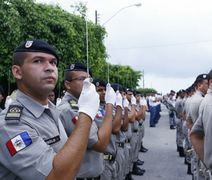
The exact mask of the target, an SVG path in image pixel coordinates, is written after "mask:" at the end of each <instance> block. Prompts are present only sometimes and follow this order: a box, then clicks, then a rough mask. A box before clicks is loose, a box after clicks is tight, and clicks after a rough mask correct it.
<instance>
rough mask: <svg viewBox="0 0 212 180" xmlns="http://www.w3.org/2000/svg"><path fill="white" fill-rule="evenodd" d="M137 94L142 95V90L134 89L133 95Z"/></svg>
mask: <svg viewBox="0 0 212 180" xmlns="http://www.w3.org/2000/svg"><path fill="white" fill-rule="evenodd" d="M137 94H140V95H141V92H140V91H137V90H134V91H133V95H134V96H135V95H137Z"/></svg>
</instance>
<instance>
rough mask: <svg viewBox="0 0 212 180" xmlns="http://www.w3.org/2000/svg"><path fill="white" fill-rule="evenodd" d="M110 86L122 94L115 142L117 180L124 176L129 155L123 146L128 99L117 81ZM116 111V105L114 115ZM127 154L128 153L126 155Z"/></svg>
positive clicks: (127, 120) (126, 123) (126, 125)
mask: <svg viewBox="0 0 212 180" xmlns="http://www.w3.org/2000/svg"><path fill="white" fill-rule="evenodd" d="M111 87H112V88H113V89H114V91H115V92H116V91H119V92H120V93H121V96H122V118H121V129H120V133H119V134H116V135H115V136H116V143H117V156H116V161H117V180H123V179H124V177H125V174H124V170H125V161H127V160H128V158H129V157H126V156H125V155H124V148H125V140H126V139H127V137H126V135H125V132H126V131H127V130H128V123H129V117H128V104H129V102H128V100H127V99H126V96H125V90H124V87H123V86H120V85H119V84H117V83H112V84H111ZM115 113H116V106H115V107H114V115H115ZM128 156H129V155H128Z"/></svg>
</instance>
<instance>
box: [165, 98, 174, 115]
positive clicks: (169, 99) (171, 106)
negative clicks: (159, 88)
mask: <svg viewBox="0 0 212 180" xmlns="http://www.w3.org/2000/svg"><path fill="white" fill-rule="evenodd" d="M167 103H168V108H169V113H172V111H174V110H175V100H174V99H173V98H168V100H167Z"/></svg>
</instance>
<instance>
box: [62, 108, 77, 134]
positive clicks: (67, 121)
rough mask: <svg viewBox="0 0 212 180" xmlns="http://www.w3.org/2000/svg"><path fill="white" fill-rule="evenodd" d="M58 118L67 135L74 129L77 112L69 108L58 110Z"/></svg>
mask: <svg viewBox="0 0 212 180" xmlns="http://www.w3.org/2000/svg"><path fill="white" fill-rule="evenodd" d="M59 117H60V120H61V122H62V124H63V126H64V129H65V131H66V134H67V136H68V137H69V136H70V135H71V133H72V132H73V130H74V127H75V124H76V122H77V118H78V113H77V112H74V111H72V110H70V108H69V109H67V110H66V109H64V110H62V111H60V116H59Z"/></svg>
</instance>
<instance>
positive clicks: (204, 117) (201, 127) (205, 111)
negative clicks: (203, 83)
mask: <svg viewBox="0 0 212 180" xmlns="http://www.w3.org/2000/svg"><path fill="white" fill-rule="evenodd" d="M201 109H202V110H201V114H200V115H199V117H198V119H197V121H196V122H195V124H194V126H193V127H192V131H193V132H194V133H196V134H199V135H201V136H205V142H204V163H205V165H206V166H207V168H209V169H210V170H211V171H212V156H211V154H212V146H211V137H212V123H211V118H212V111H211V109H212V90H209V91H208V92H207V96H205V98H204V100H203V101H202V103H201Z"/></svg>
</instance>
